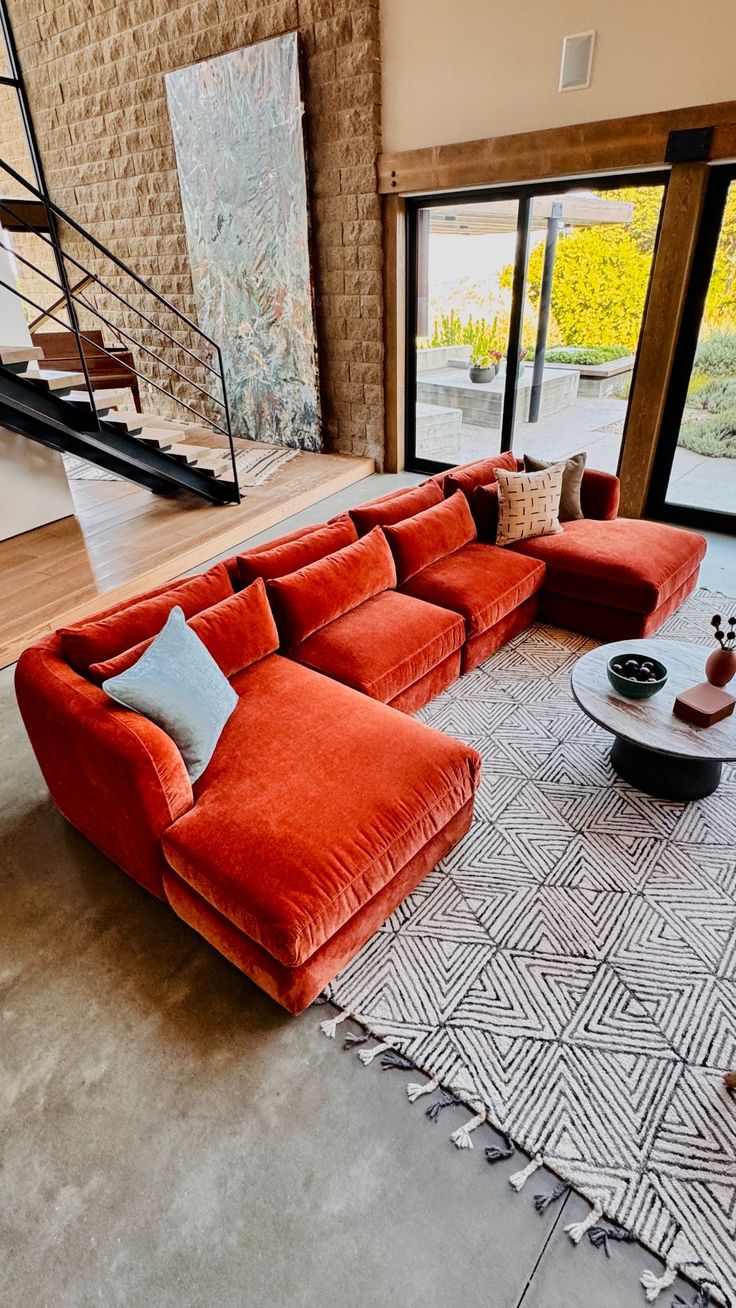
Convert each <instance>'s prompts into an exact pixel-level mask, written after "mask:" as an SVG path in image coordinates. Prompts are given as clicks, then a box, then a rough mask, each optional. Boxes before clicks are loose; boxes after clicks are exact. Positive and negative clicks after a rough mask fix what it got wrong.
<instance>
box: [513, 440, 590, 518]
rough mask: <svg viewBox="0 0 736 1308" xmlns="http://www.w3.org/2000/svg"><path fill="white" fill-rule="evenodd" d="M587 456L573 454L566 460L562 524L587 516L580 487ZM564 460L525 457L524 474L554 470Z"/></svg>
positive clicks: (561, 508) (563, 478)
mask: <svg viewBox="0 0 736 1308" xmlns="http://www.w3.org/2000/svg"><path fill="white" fill-rule="evenodd" d="M587 457H588V456H587V454H585V453H582V454H573V455H572V457H571V458H569V459H565V460H564V464H565V471H564V472H563V474H562V496H561V498H560V522H574V521H575V519H576V518H583V517H584V516H585V515H584V513H583V510H582V506H581V503H580V487H581V486H582V483H583V473H584V472H585V461H586V459H587ZM562 462H563V460H562V459H551V460H550V461H549V462H545V461H544V459H535V458H533V456H532V455H531V454H525V455H524V472H544V470H545V468H554V467H556V465H557V464H558V463H562Z"/></svg>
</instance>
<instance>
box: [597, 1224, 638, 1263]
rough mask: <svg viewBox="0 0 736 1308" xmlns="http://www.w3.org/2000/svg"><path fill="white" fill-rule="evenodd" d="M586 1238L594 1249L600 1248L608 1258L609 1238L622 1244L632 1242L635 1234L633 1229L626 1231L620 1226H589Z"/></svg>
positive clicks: (609, 1253) (609, 1252)
mask: <svg viewBox="0 0 736 1308" xmlns="http://www.w3.org/2000/svg"><path fill="white" fill-rule="evenodd" d="M588 1239H589V1240H590V1243H591V1244H592V1246H593V1248H594V1249H602V1250H603V1252H604V1254H605V1255H606V1258H610V1257H611V1251H610V1249H609V1248H608V1241H609V1240H617V1241H619V1242H620V1243H622V1244H633V1243H634V1241H635V1239H636V1236H635V1235H634V1232H633V1231H627V1230H625V1229H624V1227H622V1226H591V1228H590V1230H589V1231H588Z"/></svg>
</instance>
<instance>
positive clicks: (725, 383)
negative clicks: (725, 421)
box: [688, 377, 736, 413]
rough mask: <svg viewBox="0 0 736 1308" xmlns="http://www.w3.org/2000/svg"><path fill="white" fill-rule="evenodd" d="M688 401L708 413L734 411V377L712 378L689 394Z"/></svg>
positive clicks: (735, 387) (735, 405) (735, 401)
mask: <svg viewBox="0 0 736 1308" xmlns="http://www.w3.org/2000/svg"><path fill="white" fill-rule="evenodd" d="M688 401H689V403H690V404H692V405H697V407H698V408H699V409H705V410H706V412H708V413H725V412H726V411H727V410H730V409H736V377H713V378H712V379H711V380H710V381H707V382H706V383H705V385H704V386H700V387H698V388H697V389H696V390H695V391H694V392H692V393H690V392H689V393H688Z"/></svg>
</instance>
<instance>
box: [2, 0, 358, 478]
mask: <svg viewBox="0 0 736 1308" xmlns="http://www.w3.org/2000/svg"><path fill="white" fill-rule="evenodd" d="M378 3H379V0H276V2H275V3H263V0H196V2H195V3H189V4H187V3H183V2H182V0H94V3H92V2H91V0H69V3H66V4H59V3H58V0H10V2H9V9H10V16H11V21H12V23H13V28H14V32H15V37H16V42H17V45H18V50H19V55H20V60H21V64H22V69H23V74H24V77H25V81H26V87H27V91H28V95H29V99H30V103H31V110H32V113H33V118H34V122H35V126H36V131H37V134H38V137H39V143H40V148H41V154H42V157H43V162H44V168H45V171H46V178H47V181H48V184H49V189H50V192H51V195H52V198H53V199H54V200H55V201H56V202H57V203H58V204H59V205H61V207H62V208H64V209H66V210H68V211H69V212H70V213H71V214H72V215H73V216H74V217H75V218H76V219H77V220H78V221H79V222H80V223H81V224H82V225H83V226H85V227H87V228H89V229H90V230H91V231H92V232H93V233H94V234H95V235H96V236H97V237H98V239H100V240H101V241H102V242H103V243H104V244H105V245H107V246H109V247H110V249H112V250H114V251H115V253H116V254H117V255H118V256H119V257H120V258H122V259H124V260H125V261H126V262H127V263H129V264H130V265H132V267H134V268H135V269H136V271H137V272H139V273H140V274H141V276H142V277H143V278H145V280H146V281H148V282H150V284H151V285H152V286H154V287H155V288H156V289H157V290H158V291H159V292H161V293H162V294H163V295H165V296H167V298H169V299H170V300H171V301H172V302H173V303H175V304H176V305H177V307H178V308H180V309H181V310H182V311H183V312H185V313H187V314H188V315H190V316H191V317H193V318H196V311H195V307H194V299H193V293H192V285H191V278H190V275H189V265H188V258H187V250H186V240H185V232H184V222H183V217H182V212H181V202H180V197H179V190H178V182H177V175H176V161H175V157H174V147H173V141H172V137H171V127H170V123H169V117H168V111H167V107H166V99H165V92H164V74H165V73H167V72H170V71H171V70H172V69H175V68H180V67H182V66H184V65H185V64H189V63H193V62H196V61H198V60H201V59H206V58H209V57H211V56H213V55H219V54H223V53H224V52H226V51H228V50H235V49H238V48H240V47H241V46H245V45H249V44H251V43H252V42H254V41H260V40H263V39H266V38H268V37H272V36H277V35H279V34H281V33H283V32H286V31H292V30H295V29H298V30H299V33H300V38H301V45H302V50H303V53H304V80H305V86H304V94H305V104H306V115H305V131H306V136H307V146H308V151H309V161H310V189H311V207H312V222H313V256H314V276H315V293H316V314H317V336H318V347H319V363H320V377H321V385H322V400H323V417H324V435H325V445H326V447H327V448H329V449H334V450H341V451H344V452H346V453H353V454H368V455H371V456H372V457H374V458H376V459H377V460H378V461H379V464H380V463H381V461H382V457H383V440H384V424H383V386H382V380H383V369H382V357H383V347H382V338H383V330H382V313H383V305H382V294H381V263H382V249H381V223H380V201H379V198H378V196H377V194H376V186H375V173H374V161H375V156H376V154H377V153H378V150H379V148H380V46H379V14H378ZM65 241H66V245H67V248H68V249H69V250H70V252H73V253H78V254H79V255H80V257H81V251H82V246H81V244H80V243H78V242H76V241H75V240H74V238H72V237H70V236H67V237H66V238H65ZM89 259H90V250H89V247H87V248H86V249H85V250H84V257H83V258H82V261H83V262H84V261H89ZM105 275H106V277H107V279H108V281H110V282H111V285H113V287H114V289H117V290H118V291H119V293H120V294H123V295H125V296H126V298H131V299H133V301H134V302H135V303H136V304H138V305H139V307H141V308H143V309H144V310H145V311H146V312H150V303H146V298H145V295H144V293H143V292H138V291H137V290H136V288H135V287H134V286H133V285H132V284H131V283H130V282H129V281H128V280H127V279H126V278H125V277H124V275H122V274H121V275H120V276H119V277H115V278H112V277H111V276H110V275H109V268H106V270H105ZM97 305H98V307H100V308H101V309H102V310H103V311H104V312H105V313H108V310H110V312H109V316H110V317H111V318H112V319H113V320H114V321H115V322H116V323H117V324H119V325H123V326H126V324H128V323H129V324H130V328H131V331H132V329H133V324H135V332H136V335H137V336H138V337H139V338H140V339H141V340H143V341H144V343H147V342H150V343H151V345H152V348H155V349H157V350H158V349H159V348H160V346H161V339H160V337H156V336H155V335H154V334H153V333H150V332H149V333H148V334H145V333H144V331H143V330H142V329H141V326H140V321H139V320H136V318H135V316H134V315H133V316H129V317H126V315H125V312H124V311H122V310H121V307H120V306H119V305H115V304H114V301H113V300H111V299H110V298H109V297H102V298H100V297H99V296H98V299H97ZM90 321H91V320H90ZM98 325H99V324H98ZM164 325H166V327H167V328H168V327H169V326H171V330H172V335H174V336H176V338H177V340H179V341H181V343H182V344H187V343H189V342H188V340H187V337H186V334H185V333H182V331H181V330H180V328H179V327H178V326H176V325H175V324H174V323H173V322H172V323H171V324H170V323H169V322H168V321H164ZM126 329H127V326H126ZM154 341H155V345H154V344H153V342H154ZM139 357H141V358H142V359H144V360H145V363H146V367H147V368H149V370H150V372H151V375H152V376H154V377H155V376H156V375H157V373H156V369H155V366H154V365H153V364H152V362H151V360H150V359H149V358H147V357H146V356H145V355H144V356H139ZM167 361H168V362H175V363H176V366H181V365H184V364H186V356H185V355H184V353H183V352H179V351H176V350H174V349H173V347H171V348H170V353H169V356H168V360H167ZM182 370H184V368H183V367H182ZM177 392H178V393H179V394H183V393H184V392H183V391H182V390H180V389H179V388H177ZM157 398H158V401H159V403H158V407H159V408H161V407H162V404H161V397H160V396H159V397H157Z"/></svg>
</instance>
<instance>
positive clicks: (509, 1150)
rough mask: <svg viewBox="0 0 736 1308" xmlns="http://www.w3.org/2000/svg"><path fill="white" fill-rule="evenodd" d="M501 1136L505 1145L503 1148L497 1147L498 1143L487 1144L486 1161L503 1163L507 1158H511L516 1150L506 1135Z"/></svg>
mask: <svg viewBox="0 0 736 1308" xmlns="http://www.w3.org/2000/svg"><path fill="white" fill-rule="evenodd" d="M503 1138H504V1140H505V1141H506V1147H505V1148H504V1149H499V1147H498V1145H489V1146H488V1148H487V1149H486V1162H487V1163H504V1162H506V1159H507V1158H513V1156H514V1154H515V1153H516V1150H515V1149H514V1146H513V1145H512V1143H511V1140H510V1139H509V1137H508V1136H507V1135H505V1136H504V1137H503Z"/></svg>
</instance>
